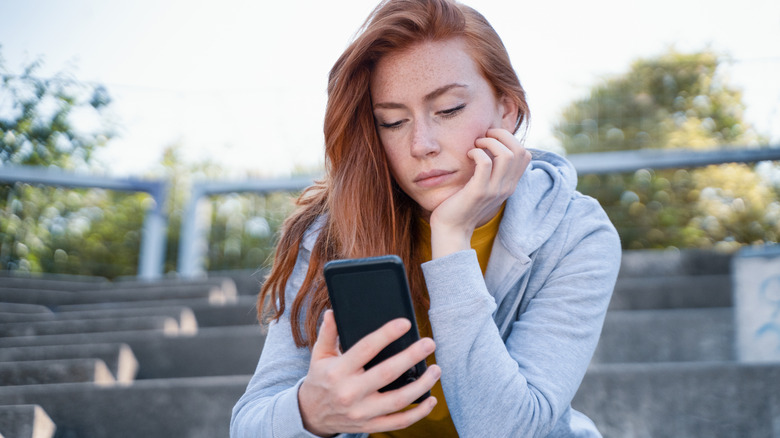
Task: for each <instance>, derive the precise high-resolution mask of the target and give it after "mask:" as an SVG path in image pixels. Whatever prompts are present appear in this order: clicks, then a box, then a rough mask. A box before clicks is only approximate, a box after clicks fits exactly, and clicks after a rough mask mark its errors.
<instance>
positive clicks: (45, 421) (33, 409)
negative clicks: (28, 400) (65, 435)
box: [0, 405, 56, 438]
mask: <svg viewBox="0 0 780 438" xmlns="http://www.w3.org/2000/svg"><path fill="white" fill-rule="evenodd" d="M55 430H56V426H55V425H54V422H52V421H51V418H49V416H48V415H47V414H46V412H45V411H44V410H43V408H41V407H40V406H38V405H7V406H0V436H5V437H8V438H11V437H15V438H52V437H53V436H54V432H55Z"/></svg>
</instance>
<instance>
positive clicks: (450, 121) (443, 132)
mask: <svg viewBox="0 0 780 438" xmlns="http://www.w3.org/2000/svg"><path fill="white" fill-rule="evenodd" d="M527 117H528V107H527V105H526V101H525V94H524V91H523V89H522V87H521V86H520V82H519V80H518V79H517V76H516V74H515V72H514V70H513V69H512V66H511V64H510V62H509V58H508V56H507V53H506V50H505V49H504V46H503V44H502V42H501V40H500V38H499V37H498V35H496V33H495V31H494V30H493V29H492V28H491V26H490V25H489V24H488V23H487V21H486V20H485V19H484V18H483V17H482V16H481V15H480V14H479V13H477V12H476V11H474V10H473V9H471V8H469V7H467V6H464V5H461V4H457V3H455V2H453V1H451V0H386V1H383V2H382V3H381V4H380V5H379V6H378V7H377V9H376V10H375V11H374V12H373V13H372V15H371V16H370V17H369V19H368V20H367V22H366V24H365V25H364V27H363V29H362V31H361V33H360V34H359V35H358V36H357V37H356V38H355V40H354V41H353V43H352V44H351V45H350V46H349V47H348V48H347V49H346V51H345V52H344V53H343V54H342V56H341V57H340V58H339V60H338V61H337V62H336V64H335V65H334V67H333V69H332V70H331V74H330V80H329V84H328V107H327V111H326V115H325V144H326V156H327V161H326V163H327V169H326V177H325V178H324V180H323V181H322V182H320V183H318V184H316V185H315V186H313V187H310V188H309V189H308V190H307V191H305V192H304V194H303V195H302V196H301V198H300V199H299V208H298V209H297V211H296V212H295V213H294V214H293V215H292V216H291V217H290V218H289V219H288V220H287V221H286V222H285V226H284V229H283V233H282V236H281V239H280V241H279V244H278V247H277V253H276V259H275V262H274V266H273V269H272V271H271V274H270V276H269V277H268V279H267V280H266V282H265V284H264V285H263V288H262V291H261V294H260V298H259V300H258V308H259V309H262V308H263V304H264V303H270V310H271V313H272V315H271V316H272V322H271V324H270V327H269V331H268V335H267V338H266V341H265V345H264V348H263V352H262V356H261V358H260V363H259V364H258V367H257V371H256V372H255V375H254V376H253V378H252V380H251V382H250V383H249V386H248V387H247V390H246V393H245V394H244V395H243V396H242V397H241V399H240V400H239V401H238V403H237V404H236V406H235V408H234V410H233V419H232V422H231V435H232V436H234V437H245V436H247V437H248V436H274V437H276V436H278V437H287V436H332V435H336V434H339V433H350V434H355V436H365V434H369V433H370V434H372V435H371V436H377V437H379V436H382V437H387V436H397V437H410V436H458V435H459V436H466V437H483V436H491V437H520V436H523V437H525V436H551V437H563V436H588V437H589V436H599V434H598V432H597V430H596V428H595V426H594V425H593V423H592V422H591V421H590V420H589V419H588V418H587V417H585V416H584V415H583V414H581V413H579V412H577V411H575V410H573V409H571V407H570V403H571V399H572V398H573V397H574V394H575V392H576V390H577V387H578V386H579V384H580V381H581V379H582V377H583V375H584V374H585V371H586V368H587V366H588V363H589V361H590V358H591V356H592V354H593V350H594V349H595V347H596V343H597V341H598V337H599V334H600V331H601V326H602V323H603V319H604V315H605V312H606V308H607V305H608V303H609V299H610V296H611V292H612V288H613V286H614V282H615V278H616V276H617V270H618V266H619V262H620V246H619V241H618V238H617V234H616V232H615V230H614V228H613V227H612V225H611V224H610V222H609V220H608V219H607V217H606V215H605V214H604V212H603V211H602V209H601V208H600V207H599V205H598V203H597V202H596V201H595V200H593V199H591V198H588V197H585V196H582V195H580V194H579V193H577V192H576V191H575V186H576V174H575V172H574V170H573V168H572V167H571V165H570V164H568V162H566V161H565V160H564V159H563V158H560V157H558V156H556V155H553V154H549V153H543V152H538V151H534V152H533V153H530V152H529V151H527V150H526V149H524V148H523V146H522V144H521V142H520V141H519V140H518V139H517V138H516V137H515V136H514V135H513V134H514V133H515V132H516V131H517V130H518V129H519V128H520V127H521V126H522V125H523V124H524V122H525V121H526V120H527ZM382 254H397V255H398V256H400V257H401V258H402V259H403V260H404V263H405V265H406V268H407V272H408V275H409V282H410V287H411V290H412V295H413V298H414V300H415V306H416V309H417V318H418V325H419V326H420V330H421V334H422V335H423V338H422V339H421V340H420V341H418V342H417V343H416V344H414V345H412V346H411V347H409V348H407V349H406V350H404V351H403V352H401V353H399V354H397V355H396V356H393V357H392V358H390V359H388V360H386V361H384V362H382V363H381V364H379V365H377V366H375V367H373V368H371V369H370V370H368V371H364V370H363V365H364V364H365V363H366V362H368V361H369V360H370V359H371V358H372V357H373V356H374V355H375V354H376V353H377V352H378V351H380V350H381V349H382V348H383V347H384V346H386V345H388V344H389V343H390V342H392V341H393V340H394V339H397V338H398V337H400V335H401V334H402V333H404V332H405V331H407V330H408V329H409V327H410V324H409V322H408V321H405V320H396V321H391V322H390V323H388V324H386V325H385V326H383V327H382V328H380V329H379V330H377V331H376V332H374V333H372V334H370V335H368V336H367V337H365V338H364V339H363V340H361V341H360V342H359V343H358V344H356V345H355V346H353V347H352V348H351V349H350V350H349V351H347V352H344V353H343V354H342V353H341V352H340V351H339V349H338V340H337V335H336V326H335V322H334V319H333V316H332V314H331V311H330V310H326V309H327V308H328V307H329V303H328V298H327V291H326V289H325V285H324V281H323V278H322V267H323V265H324V264H325V263H326V262H327V261H329V260H332V259H340V258H354V257H367V256H376V255H382ZM318 327H319V330H318ZM431 336H432V339H431ZM434 341H435V343H434ZM434 351H435V354H433V353H434ZM426 358H427V360H428V364H429V367H428V370H427V371H426V373H425V374H424V375H423V376H422V377H421V378H420V379H418V380H417V381H415V382H413V383H411V384H408V385H406V386H404V387H403V388H401V389H398V390H395V391H389V392H384V393H379V392H378V391H377V390H378V389H379V388H381V387H383V386H385V385H386V384H387V383H389V382H391V381H393V380H394V379H395V378H396V377H398V376H399V375H401V374H402V373H403V372H404V371H406V370H407V369H408V368H410V367H411V366H412V365H413V364H415V363H417V362H419V361H420V360H423V359H426ZM439 379H440V382H437V380H439ZM428 390H431V392H432V394H433V396H432V397H429V398H428V399H426V400H425V401H423V402H421V403H419V404H412V402H413V401H414V400H416V399H417V398H418V397H419V396H420V395H421V394H423V393H425V392H426V391H428Z"/></svg>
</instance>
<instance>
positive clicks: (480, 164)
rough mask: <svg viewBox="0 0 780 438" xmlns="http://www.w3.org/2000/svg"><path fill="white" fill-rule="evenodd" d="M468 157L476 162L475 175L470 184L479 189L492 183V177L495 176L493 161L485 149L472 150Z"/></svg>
mask: <svg viewBox="0 0 780 438" xmlns="http://www.w3.org/2000/svg"><path fill="white" fill-rule="evenodd" d="M466 155H467V156H468V157H469V158H471V159H472V160H473V161H474V165H475V167H474V175H473V176H472V177H471V180H470V181H469V183H471V184H472V185H476V186H479V187H484V186H486V185H487V184H488V183H489V182H490V176H491V175H492V174H493V171H494V170H493V166H494V165H495V163H494V161H493V159H491V158H490V156H489V155H488V154H487V152H485V151H484V150H483V149H481V148H479V147H476V148H474V149H470V150H469V151H468V152H467V153H466Z"/></svg>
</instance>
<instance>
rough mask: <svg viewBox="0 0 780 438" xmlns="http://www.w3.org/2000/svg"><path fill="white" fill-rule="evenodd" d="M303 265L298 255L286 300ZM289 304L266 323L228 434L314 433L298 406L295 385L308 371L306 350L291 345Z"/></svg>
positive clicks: (279, 435)
mask: <svg viewBox="0 0 780 438" xmlns="http://www.w3.org/2000/svg"><path fill="white" fill-rule="evenodd" d="M301 252H303V251H301ZM307 266H308V263H307V260H305V257H303V256H302V255H299V256H298V260H297V262H296V266H295V269H294V270H293V274H292V275H291V276H290V281H289V282H288V284H287V286H286V290H285V294H286V295H287V297H286V301H287V303H290V304H291V303H292V301H293V299H294V298H295V294H296V293H297V290H298V288H299V287H300V281H301V279H302V277H301V275H302V274H305V272H306V268H307ZM289 308H290V306H289V305H288V306H287V309H285V312H284V314H283V315H282V317H281V318H279V320H278V321H274V322H272V323H271V324H270V326H269V327H268V334H267V335H266V339H265V344H264V345H263V352H262V354H261V356H260V361H259V363H258V365H257V369H256V370H255V374H254V375H253V376H252V379H251V380H250V381H249V385H248V386H247V389H246V391H245V392H244V395H243V396H241V398H240V399H239V400H238V402H237V403H236V405H235V407H234V408H233V415H232V418H231V421H230V436H231V438H239V437H242V438H243V437H276V438H283V437H284V438H288V437H289V438H291V437H307V438H308V437H314V435H312V434H310V433H308V432H307V431H306V430H305V429H304V428H303V421H302V420H301V414H300V410H299V408H298V388H299V387H300V384H301V383H302V382H303V378H304V376H306V373H307V371H308V368H309V357H310V353H309V350H308V349H306V348H298V347H296V345H295V342H294V340H293V336H292V330H291V326H290V313H289V312H290V310H289Z"/></svg>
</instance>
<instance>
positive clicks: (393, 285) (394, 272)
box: [323, 255, 430, 403]
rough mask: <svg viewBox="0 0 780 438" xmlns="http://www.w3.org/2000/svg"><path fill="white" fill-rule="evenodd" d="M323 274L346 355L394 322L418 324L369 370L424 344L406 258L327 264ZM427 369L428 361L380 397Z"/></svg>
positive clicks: (386, 349)
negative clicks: (408, 277)
mask: <svg viewBox="0 0 780 438" xmlns="http://www.w3.org/2000/svg"><path fill="white" fill-rule="evenodd" d="M323 273H324V276H325V284H326V285H327V287H328V295H329V296H330V303H331V307H332V308H333V316H334V317H335V319H336V326H337V328H338V334H339V342H340V344H341V349H342V351H347V350H349V349H350V348H351V347H352V346H353V345H355V343H357V342H358V341H359V340H360V339H362V338H363V337H364V336H366V335H367V334H369V333H371V332H373V331H375V330H377V329H378V328H379V327H381V326H383V325H384V324H385V323H386V322H388V321H390V320H393V319H396V318H406V319H408V320H409V321H411V323H412V327H411V329H409V331H408V332H406V333H404V335H403V336H401V337H400V338H399V339H396V340H395V341H393V343H391V344H390V345H388V346H387V347H385V348H384V349H383V350H382V351H380V352H379V354H377V355H376V357H374V358H373V359H372V360H371V361H369V362H368V363H367V364H366V365H365V367H364V368H365V369H369V368H371V367H372V366H374V365H376V364H378V363H380V362H382V361H383V360H385V359H387V358H389V357H391V356H393V355H395V354H396V353H399V352H401V351H402V350H404V349H406V348H407V347H408V346H410V345H412V344H413V343H415V342H416V341H417V340H418V339H420V333H419V331H418V329H417V320H416V319H415V317H414V306H412V298H411V295H410V294H409V282H408V281H407V278H406V270H405V269H404V264H403V262H402V261H401V258H400V257H398V256H395V255H386V256H379V257H368V258H359V259H343V260H333V261H330V262H328V263H326V264H325V267H324V271H323ZM426 368H427V367H426V365H425V360H422V361H420V362H419V363H418V364H416V365H415V366H413V367H412V368H410V369H409V370H408V371H407V372H405V373H404V374H402V375H401V376H400V377H398V379H396V380H395V381H393V382H392V383H390V384H389V385H387V386H385V387H384V388H382V389H380V390H379V391H380V392H385V391H389V390H391V389H396V388H400V387H402V386H404V385H406V384H407V383H411V382H413V381H415V380H417V379H418V378H419V377H420V376H421V375H422V374H423V373H424V372H425V370H426ZM429 395H430V392H427V393H426V394H424V395H422V396H421V397H420V398H419V399H418V400H416V401H415V403H419V402H421V401H422V400H424V399H426V398H427V397H428V396H429Z"/></svg>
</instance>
